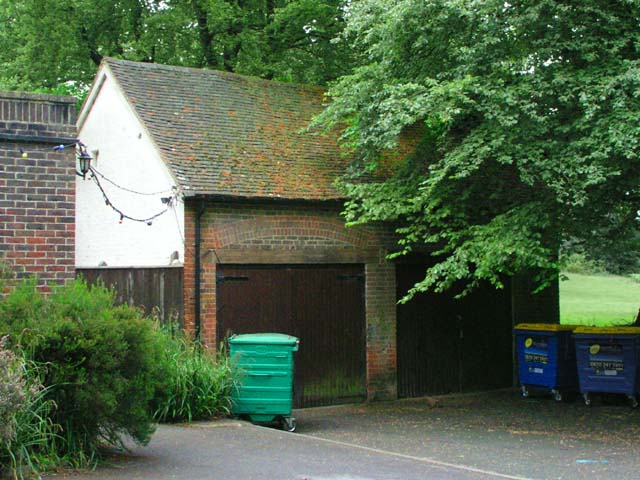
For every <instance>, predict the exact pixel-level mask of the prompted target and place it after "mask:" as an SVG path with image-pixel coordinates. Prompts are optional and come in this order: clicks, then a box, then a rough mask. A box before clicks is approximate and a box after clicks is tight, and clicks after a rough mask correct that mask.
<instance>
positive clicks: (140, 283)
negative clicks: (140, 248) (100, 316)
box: [76, 267, 184, 326]
mask: <svg viewBox="0 0 640 480" xmlns="http://www.w3.org/2000/svg"><path fill="white" fill-rule="evenodd" d="M80 276H81V277H83V278H84V279H85V280H86V281H87V283H88V284H89V285H95V284H96V283H98V282H103V283H104V284H105V285H106V286H107V287H110V288H113V289H114V290H115V292H116V301H117V302H118V304H128V305H132V306H137V307H142V308H143V309H144V311H145V313H146V314H149V313H151V312H152V311H153V310H155V311H156V312H157V313H158V315H159V317H160V319H161V320H162V321H163V322H167V321H169V320H177V321H178V322H179V323H180V326H182V325H183V317H184V304H183V297H182V289H183V282H184V280H183V268H182V267H158V268H77V269H76V277H80Z"/></svg>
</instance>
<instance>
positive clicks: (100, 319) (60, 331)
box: [0, 280, 166, 465]
mask: <svg viewBox="0 0 640 480" xmlns="http://www.w3.org/2000/svg"><path fill="white" fill-rule="evenodd" d="M0 318H2V319H3V321H4V323H5V326H4V328H3V327H2V326H1V325H0V332H2V331H3V329H4V330H5V331H6V332H9V333H11V334H12V339H14V342H15V347H16V348H19V349H21V350H22V351H23V352H24V354H25V356H26V357H27V358H29V359H30V360H32V361H33V362H35V363H36V364H37V365H39V366H40V367H41V379H42V383H43V384H44V385H45V387H46V392H45V399H46V400H48V401H53V402H54V403H55V405H56V408H55V410H52V411H51V412H49V417H50V420H51V421H52V423H53V424H56V425H59V426H60V427H61V429H62V431H61V435H60V438H59V439H58V440H57V442H56V449H57V452H58V453H59V454H60V455H62V456H65V457H66V459H67V460H68V461H69V462H71V463H73V464H76V465H78V464H83V463H86V462H87V461H88V462H92V461H94V460H95V459H96V458H97V454H98V448H99V446H100V444H101V443H102V442H107V443H110V444H114V445H121V444H122V442H121V438H122V436H123V435H127V436H129V437H131V438H132V439H133V440H135V441H136V442H138V443H141V444H145V443H146V442H147V441H148V440H149V438H150V436H151V434H152V432H153V424H152V422H153V410H152V403H151V402H152V400H153V398H154V397H155V396H156V388H157V387H158V385H159V384H160V381H161V379H163V378H164V377H166V374H165V373H164V372H162V371H161V368H162V365H163V363H162V362H161V359H162V356H161V353H162V352H161V348H162V345H161V343H160V341H159V337H158V335H157V334H156V332H155V331H154V328H153V324H152V322H151V321H149V320H148V319H145V318H143V317H142V315H141V313H140V312H139V311H138V310H137V309H134V308H131V307H127V306H115V305H114V295H113V293H112V292H111V291H110V290H108V289H106V288H104V287H103V286H98V287H93V288H92V289H91V290H90V289H89V288H88V287H87V284H86V283H85V282H84V281H81V280H77V281H75V282H72V283H69V284H67V285H65V286H62V287H59V288H56V289H54V291H53V292H52V293H51V294H50V295H49V296H48V297H46V298H43V297H42V296H41V295H40V294H39V293H38V292H37V290H36V288H35V282H33V281H28V282H25V283H23V284H22V285H21V286H20V287H19V288H18V289H16V290H15V291H14V292H12V293H10V294H9V295H8V296H7V298H5V300H4V301H3V302H2V304H0Z"/></svg>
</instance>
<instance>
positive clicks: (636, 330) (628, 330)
mask: <svg viewBox="0 0 640 480" xmlns="http://www.w3.org/2000/svg"><path fill="white" fill-rule="evenodd" d="M573 333H591V334H596V335H638V334H640V327H577V328H576V329H575V330H574V331H573Z"/></svg>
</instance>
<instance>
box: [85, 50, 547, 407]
mask: <svg viewBox="0 0 640 480" xmlns="http://www.w3.org/2000/svg"><path fill="white" fill-rule="evenodd" d="M323 95H324V91H323V90H322V89H320V88H316V87H310V86H303V85H294V84H287V83H279V82H271V81H266V80H261V79H257V78H251V77H245V76H240V75H235V74H230V73H224V72H217V71H211V70H199V69H189V68H182V67H171V66H164V65H155V64H147V63H135V62H128V61H121V60H114V59H106V60H105V61H104V62H103V64H102V66H101V68H100V70H99V72H98V75H97V77H96V81H95V83H94V86H93V88H92V90H91V92H90V94H89V96H88V98H87V100H86V102H85V105H84V106H83V109H82V112H81V114H80V117H79V122H78V125H79V136H80V139H81V140H82V141H83V142H84V143H86V144H87V145H88V146H89V148H90V149H93V150H95V151H97V152H99V156H98V161H97V164H95V165H96V168H97V173H95V174H94V175H95V176H96V177H97V178H94V181H93V182H90V181H87V182H84V181H81V180H78V199H79V202H78V208H79V215H78V231H79V233H80V235H79V238H84V240H82V241H79V243H78V259H79V266H81V267H83V268H87V267H91V268H96V267H98V265H99V264H103V265H106V267H105V268H128V267H135V268H142V267H147V268H149V267H154V266H155V267H158V266H163V265H164V266H165V267H166V266H167V265H169V264H171V263H172V262H174V264H175V260H176V259H179V260H180V261H181V262H183V266H182V272H183V279H182V280H183V303H184V327H185V329H186V330H187V331H189V332H192V333H194V334H196V335H199V336H200V337H201V338H202V339H203V341H204V342H205V343H207V344H209V345H211V346H212V347H215V346H217V345H219V344H220V342H222V341H223V340H224V338H225V336H226V335H227V334H229V333H250V332H257V331H277V332H280V333H288V334H292V335H296V336H299V337H300V338H301V347H300V352H299V353H298V355H297V360H296V362H297V363H296V403H297V405H299V406H305V405H319V404H327V403H338V402H344V401H354V400H362V399H369V400H373V399H392V398H396V397H397V396H398V385H399V383H398V368H399V366H398V358H400V356H399V352H398V348H400V346H401V345H400V344H399V343H398V338H399V337H398V331H397V327H398V320H397V319H398V312H399V310H398V308H397V305H396V302H397V299H398V295H399V290H398V289H397V286H398V280H399V279H400V277H398V272H400V276H401V277H402V278H404V277H405V276H406V274H405V270H406V269H404V268H399V266H398V265H396V264H395V263H393V262H391V261H389V260H388V259H387V253H388V252H389V250H390V249H393V248H394V239H393V235H392V230H391V229H389V228H388V227H387V226H385V225H371V226H367V227H357V228H355V227H354V228H347V227H345V225H344V222H343V221H342V218H341V216H340V211H341V209H342V202H343V200H344V198H343V197H342V195H341V194H340V193H339V192H338V191H337V190H336V188H335V181H336V179H337V178H338V177H339V176H340V175H342V174H344V173H345V171H346V168H347V164H348V159H346V158H345V157H344V156H343V155H342V154H341V152H340V150H339V147H338V143H337V134H336V133H335V132H334V133H327V134H322V135H317V134H312V133H309V132H307V131H306V130H305V128H306V127H307V126H308V124H309V121H310V120H311V118H312V117H313V116H314V115H316V114H317V113H319V112H320V111H321V109H322V102H323ZM417 134H418V132H417V131H416V132H408V133H407V139H406V142H404V143H403V144H405V145H410V144H411V143H412V142H411V140H412V137H416V136H417ZM416 138H417V137H416ZM400 153H402V152H400ZM155 192H158V194H157V195H155V197H154V195H153V194H154V193H155ZM160 192H170V193H164V194H163V193H160ZM162 195H164V197H163V196H162ZM82 208H86V209H87V210H86V211H84V213H82V212H81V209H82ZM134 210H135V212H134ZM89 211H90V212H91V215H89V214H88V212H89ZM83 235H86V237H83ZM423 261H424V260H417V262H418V263H417V265H422V266H424V263H422V264H421V263H420V262H423ZM406 271H409V270H406ZM411 271H413V270H411ZM407 278H408V277H407ZM518 291H519V290H518V288H517V287H514V288H510V289H509V291H508V292H506V293H504V294H503V295H502V296H500V297H499V302H498V303H499V305H498V306H495V308H494V303H495V302H496V298H498V297H496V296H488V297H486V299H484V297H481V298H480V299H479V300H477V302H478V303H484V304H486V307H487V308H485V309H484V311H483V314H484V315H488V316H489V318H483V319H478V321H484V322H489V327H490V328H491V329H493V328H494V325H493V323H492V322H493V320H491V318H493V317H495V318H496V319H497V320H496V322H495V328H497V329H499V330H500V334H499V335H497V336H496V337H495V338H493V339H492V337H490V336H483V337H482V342H484V343H487V342H488V343H491V342H494V341H495V342H497V341H500V342H502V345H501V346H500V348H497V349H496V352H497V351H499V352H500V353H495V354H494V353H491V354H490V356H492V358H493V357H495V358H493V361H494V362H496V363H499V364H500V369H501V372H502V373H501V376H500V379H499V380H498V381H492V382H489V383H491V385H490V386H491V387H494V386H496V385H497V386H505V385H510V384H511V381H512V378H511V368H512V363H511V362H512V352H511V341H510V331H511V330H510V329H511V323H512V321H513V320H514V319H515V318H516V317H517V315H516V314H514V312H515V311H516V310H518V311H519V307H518V302H519V301H512V300H513V299H516V298H525V297H526V295H525V294H522V295H520V294H517V295H516V294H515V293H514V292H518ZM550 298H552V300H551V302H550V303H549V305H550V306H551V307H550V308H549V309H547V311H548V312H553V309H554V308H555V307H554V306H553V305H554V302H556V303H557V298H556V299H555V300H553V298H555V297H554V296H553V295H551V297H550ZM487 299H488V300H487ZM527 302H529V300H526V301H525V302H524V303H527ZM529 303H531V302H529ZM421 305H423V307H424V308H426V309H427V310H428V308H429V307H428V305H431V304H429V303H428V302H427V303H424V304H421ZM514 305H516V306H515V307H514ZM556 307H557V305H556ZM421 308H422V307H421ZM514 308H515V309H516V310H514ZM545 308H546V307H545ZM427 310H424V313H422V312H423V310H419V311H418V312H417V317H416V318H418V317H420V316H421V315H427V316H428V315H429V313H428V311H427ZM473 311H474V308H473V305H471V306H470V307H469V306H468V308H467V312H470V315H472V312H473ZM409 315H410V316H411V315H413V317H412V318H414V317H415V315H416V312H410V313H409ZM452 315H454V318H457V317H456V315H458V314H452ZM405 316H406V315H405ZM458 316H459V315H458ZM448 319H449V317H446V318H445V317H443V321H444V322H447V321H448ZM517 319H518V320H524V318H523V317H519V318H517ZM556 319H557V318H556ZM418 320H419V318H418ZM412 321H413V320H412ZM469 321H473V319H472V318H470V319H469ZM455 335H458V333H455V334H454V336H455ZM478 338H480V337H478ZM484 343H483V350H482V351H490V350H491V349H490V348H489V347H488V344H487V345H485V344H484ZM402 348H406V347H402ZM412 348H413V347H412ZM412 354H413V353H412ZM443 355H444V356H447V355H449V356H451V355H450V352H448V353H444V354H443ZM447 358H448V357H447ZM478 358H479V357H478ZM452 361H456V360H455V359H452ZM459 366H460V365H459ZM409 370H410V371H409ZM409 370H407V371H405V374H404V375H405V377H407V378H409V377H411V375H414V376H415V375H418V374H419V373H418V374H416V373H415V371H417V370H415V369H412V367H411V368H410V369H409ZM407 372H408V373H407ZM411 372H414V373H411ZM443 375H450V374H449V373H447V372H443ZM403 378H404V377H403ZM456 378H459V375H458V376H456ZM479 378H483V377H479ZM409 381H410V382H411V381H413V380H409ZM477 383H482V380H480V381H479V382H476V384H477ZM476 384H474V388H475V385H476ZM460 386H461V388H462V383H461V384H460ZM447 388H448V387H447ZM456 388H457V387H456ZM480 388H482V385H480ZM430 392H433V389H432V390H429V389H427V391H426V392H425V391H420V392H415V393H411V392H410V393H409V394H424V393H430Z"/></svg>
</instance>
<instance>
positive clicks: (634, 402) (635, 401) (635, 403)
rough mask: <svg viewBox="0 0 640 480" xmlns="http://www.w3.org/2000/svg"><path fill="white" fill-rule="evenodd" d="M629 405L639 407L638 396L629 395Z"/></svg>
mask: <svg viewBox="0 0 640 480" xmlns="http://www.w3.org/2000/svg"><path fill="white" fill-rule="evenodd" d="M629 405H630V406H631V408H638V398H637V397H636V396H635V395H629Z"/></svg>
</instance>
